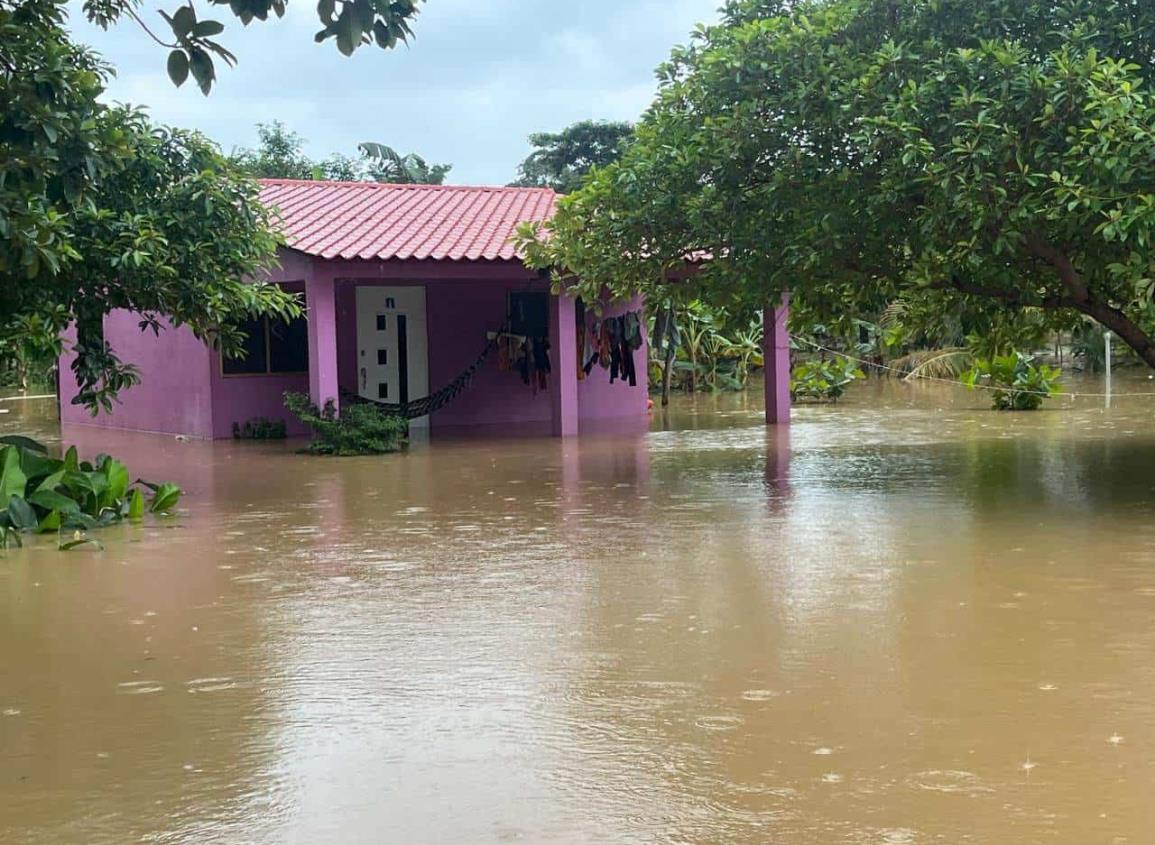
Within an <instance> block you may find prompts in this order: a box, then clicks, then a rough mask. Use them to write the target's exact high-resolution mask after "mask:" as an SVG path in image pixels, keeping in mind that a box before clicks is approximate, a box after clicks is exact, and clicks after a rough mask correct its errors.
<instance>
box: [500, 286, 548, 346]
mask: <svg viewBox="0 0 1155 845" xmlns="http://www.w3.org/2000/svg"><path fill="white" fill-rule="evenodd" d="M509 330H510V332H512V333H513V334H520V335H526V336H527V337H546V336H548V335H549V294H548V293H544V292H539V291H518V292H516V293H511V294H510V295H509Z"/></svg>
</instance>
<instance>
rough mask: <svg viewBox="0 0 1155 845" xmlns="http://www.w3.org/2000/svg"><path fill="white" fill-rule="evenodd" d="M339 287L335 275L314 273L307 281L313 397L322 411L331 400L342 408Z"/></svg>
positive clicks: (310, 376) (320, 272)
mask: <svg viewBox="0 0 1155 845" xmlns="http://www.w3.org/2000/svg"><path fill="white" fill-rule="evenodd" d="M336 289H337V284H336V281H335V280H334V279H333V275H332V272H331V271H328V270H325V269H317V270H314V271H313V273H312V275H310V276H309V277H308V278H307V279H306V280H305V307H306V309H307V310H308V312H309V396H310V398H311V399H312V400H313V404H315V405H316V406H317V407H318V408H321V407H324V405H325V403H326V402H328V401H329V400H330V399H332V400H333V404H334V406H337V407H339V399H338V389H337V296H336Z"/></svg>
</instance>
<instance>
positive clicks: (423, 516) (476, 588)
mask: <svg viewBox="0 0 1155 845" xmlns="http://www.w3.org/2000/svg"><path fill="white" fill-rule="evenodd" d="M1123 381H1124V383H1123V384H1122V385H1121V386H1120V389H1134V390H1142V389H1148V390H1155V386H1152V383H1150V382H1147V381H1146V380H1145V379H1139V378H1135V377H1132V378H1131V380H1130V381H1128V380H1127V379H1126V378H1125V379H1124V380H1123ZM1090 386H1091V387H1096V386H1097V385H1095V384H1094V383H1091V384H1090ZM759 401H760V400H759V397H757V396H749V397H742V396H738V397H734V396H731V397H722V398H710V397H706V398H702V399H699V400H697V401H684V400H680V401H679V402H678V405H677V407H676V408H674V409H673V410H672V411H671V412H669V413H668V414H665V415H663V414H659V415H658V416H657V417H656V418H655V420H654V422H653V425H652V428H651V430H650V431H649V432H646V433H637V434H603V435H598V436H590V437H585V438H583V439H580V440H572V441H566V442H559V441H554V440H549V439H519V438H506V439H495V440H447V441H435V442H434V443H432V444H425V445H423V444H417V445H415V446H414V448H413V449H412V450H411V451H410V452H409V453H407V454H404V455H399V456H392V457H387V458H367V459H343V460H330V459H316V458H308V457H302V456H299V455H296V454H294V453H293V452H292V450H291V449H290V448H288V447H286V446H284V445H281V444H243V445H237V444H232V443H224V444H215V445H209V444H204V443H195V442H192V443H186V442H177V441H175V440H173V439H170V438H163V437H149V436H141V435H129V434H115V435H110V434H100V433H96V432H92V431H91V430H82V429H75V430H71V431H67V432H65V436H66V438H67V439H68V440H69V441H70V442H71V441H74V442H79V443H80V445H81V448H82V450H84V451H86V452H90V453H92V452H96V451H101V450H104V451H109V452H113V453H116V454H118V455H122V456H124V457H125V458H126V459H127V460H128V461H129V462H130V463H131V465H132V468H133V470H134V472H137V473H140V474H144V475H152V476H155V477H160V478H168V479H172V480H175V481H178V482H179V483H181V484H183V485H184V486H185V488H186V490H187V493H186V497H185V500H184V502H183V510H182V513H181V514H180V515H179V517H177V518H175V519H172V520H168V521H162V522H157V521H151V522H147V523H146V524H145V525H143V526H141V527H124V528H115V529H112V530H109V531H106V532H105V533H104V534H103V535H102V539H103V540H104V543H105V547H106V548H105V550H104V551H103V552H89V551H84V552H79V551H78V552H72V553H60V552H57V551H56V550H55V549H54V548H53V547H52V545H51V544H50V543H48V542H47V541H46V542H45V543H32V544H30V546H29V547H28V548H25V549H24V550H22V551H9V552H7V553H5V554H3V555H2V556H0V842H4V843H74V842H75V843H129V842H154V843H262V844H263V843H309V844H310V845H313V844H314V843H505V842H526V843H654V842H657V843H702V844H703V845H705V844H706V843H803V845H806V844H807V843H815V844H816V845H817V844H818V843H822V844H823V845H825V843H834V845H840V844H841V843H879V845H899V843H901V844H902V845H908V844H915V845H920V844H921V843H992V845H993V844H994V843H1000V845H1001V843H1071V845H1076V843H1077V844H1078V845H1085V843H1146V842H1150V841H1152V836H1153V835H1155V802H1153V801H1152V800H1151V796H1152V790H1153V788H1155V398H1153V399H1130V400H1123V401H1121V402H1120V403H1119V406H1118V407H1116V408H1115V409H1113V410H1111V411H1105V410H1103V409H1102V408H1101V407H1100V403H1099V401H1098V400H1087V401H1082V402H1079V403H1073V402H1072V401H1070V400H1062V401H1059V402H1056V403H1053V405H1054V409H1053V410H1049V411H1043V412H1039V413H1036V414H1020V415H998V414H995V413H992V412H988V411H985V410H983V409H982V402H981V400H980V399H978V398H977V397H975V396H974V395H973V394H968V393H966V392H963V391H956V390H955V389H954V388H947V387H937V386H915V387H908V386H904V385H899V384H894V383H883V384H881V385H879V384H871V385H868V386H865V387H861V388H859V389H857V390H856V391H855V392H854V393H853V394H852V395H851V396H850V398H849V399H848V401H846V402H845V403H844V404H841V405H839V406H837V407H829V408H828V407H823V408H803V409H800V410H799V411H798V412H797V414H796V422H795V425H794V426H793V427H792V428H791V429H790V431H789V433H783V432H778V431H770V430H767V429H766V428H764V427H763V426H761V425H760V424H759V418H758V408H759ZM0 407H3V408H7V409H8V410H9V411H10V413H8V414H6V415H3V416H0V429H3V430H7V431H14V430H21V431H24V432H29V431H31V432H35V433H39V434H40V435H42V436H46V437H49V438H56V437H58V436H59V433H58V432H57V430H56V428H55V424H54V422H53V421H52V416H51V414H50V408H45V406H44V404H43V403H41V404H39V405H36V406H33V405H32V404H28V405H18V404H7V405H0Z"/></svg>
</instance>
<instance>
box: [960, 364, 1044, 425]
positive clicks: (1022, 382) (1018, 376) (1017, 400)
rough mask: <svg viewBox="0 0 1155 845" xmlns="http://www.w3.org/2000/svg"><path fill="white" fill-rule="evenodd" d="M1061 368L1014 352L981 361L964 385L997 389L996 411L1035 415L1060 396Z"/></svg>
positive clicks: (994, 398) (965, 378) (994, 390)
mask: <svg viewBox="0 0 1155 845" xmlns="http://www.w3.org/2000/svg"><path fill="white" fill-rule="evenodd" d="M1059 374H1060V371H1059V369H1058V367H1049V366H1047V365H1046V364H1038V363H1036V361H1035V359H1034V358H1033V357H1032V356H1030V355H1024V354H1023V353H1022V352H1014V353H1012V354H1010V355H997V356H995V357H993V358H985V359H980V360H979V361H977V362H976V363H975V367H974V369H973V370H971V371H970V372H969V373H967V374H966V375H964V376H963V383H964V384H966V385H967V386H968V387H970V388H971V390H977V389H978V388H979V387H982V386H987V387H990V388H993V389H992V390H991V395H992V407H993V408H994V410H996V411H1034V410H1037V409H1038V408H1039V407H1040V406H1041V405H1042V404H1043V400H1044V399H1048V398H1050V397H1051V396H1054V395H1055V394H1056V393H1058V387H1059Z"/></svg>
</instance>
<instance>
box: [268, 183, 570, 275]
mask: <svg viewBox="0 0 1155 845" xmlns="http://www.w3.org/2000/svg"><path fill="white" fill-rule="evenodd" d="M261 200H262V201H263V202H264V203H265V205H267V206H269V207H271V208H274V209H276V210H277V211H278V213H279V216H280V218H281V231H282V234H283V235H284V236H285V240H286V242H287V243H288V245H289V246H290V247H292V248H293V249H296V250H299V251H301V252H304V253H307V254H308V255H315V256H319V257H321V258H366V259H385V260H387V259H391V258H398V259H410V258H414V259H432V260H450V261H500V260H508V259H515V258H517V257H518V255H517V251H516V250H515V249H514V248H513V245H512V244H511V243H510V242H509V239H510V237H511V236H512V235H513V234H514V231H515V230H516V228H517V226H518V224H520V223H523V222H526V221H531V220H545V219H548V218H549V217H550V216H552V215H553V210H554V204H555V202H556V201H557V195H556V194H555V193H554V192H553V191H552V190H550V189H548V188H475V187H468V186H456V185H384V184H379V183H376V182H305V181H298V180H295V179H262V180H261Z"/></svg>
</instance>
